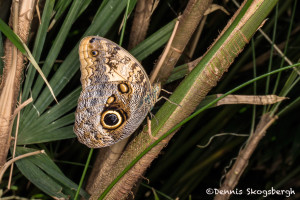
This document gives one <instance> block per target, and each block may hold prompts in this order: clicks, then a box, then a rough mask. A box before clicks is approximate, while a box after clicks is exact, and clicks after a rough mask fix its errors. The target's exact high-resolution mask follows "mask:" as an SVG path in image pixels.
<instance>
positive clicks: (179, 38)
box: [150, 0, 212, 83]
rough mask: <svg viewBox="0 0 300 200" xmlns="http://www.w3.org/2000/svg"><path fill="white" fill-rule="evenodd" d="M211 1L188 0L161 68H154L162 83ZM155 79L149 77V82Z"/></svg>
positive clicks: (157, 78) (156, 78)
mask: <svg viewBox="0 0 300 200" xmlns="http://www.w3.org/2000/svg"><path fill="white" fill-rule="evenodd" d="M211 2H212V0H190V1H189V2H188V4H187V6H186V8H185V10H184V12H183V14H182V16H181V17H180V19H179V26H178V30H177V31H176V35H175V37H174V39H173V42H172V44H171V48H170V51H169V52H168V54H167V56H166V59H165V60H164V63H163V64H162V66H163V68H161V69H159V72H156V71H155V70H154V72H153V73H157V74H158V76H157V77H155V80H156V81H159V82H162V83H164V82H165V81H166V80H167V79H168V77H169V76H170V74H171V72H172V70H173V69H174V67H175V64H176V63H177V61H178V60H179V58H180V56H181V55H182V53H183V50H184V49H185V47H186V45H187V44H188V42H189V40H190V39H191V37H192V35H193V33H194V31H195V30H196V28H197V27H198V24H199V23H200V21H201V19H202V17H203V15H204V13H205V11H206V10H207V9H208V8H209V6H210V5H211ZM152 77H153V76H151V78H152ZM155 80H152V79H150V81H151V82H155Z"/></svg>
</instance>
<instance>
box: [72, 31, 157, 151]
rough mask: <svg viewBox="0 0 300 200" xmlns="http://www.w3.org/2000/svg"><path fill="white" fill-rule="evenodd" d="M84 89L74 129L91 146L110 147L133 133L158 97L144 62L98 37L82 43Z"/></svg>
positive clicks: (81, 67)
mask: <svg viewBox="0 0 300 200" xmlns="http://www.w3.org/2000/svg"><path fill="white" fill-rule="evenodd" d="M79 57H80V63H81V66H80V70H81V83H82V92H81V94H80V97H79V99H78V106H77V110H76V113H75V125H74V132H75V133H76V135H77V136H78V140H79V141H80V142H81V143H83V144H85V145H87V146H88V147H90V148H99V147H105V146H110V145H112V144H114V143H116V142H118V141H120V140H121V139H123V138H125V137H128V136H129V135H130V134H132V133H133V132H134V131H135V130H136V129H137V128H138V127H139V125H140V124H141V123H142V121H143V120H144V118H145V117H146V115H147V113H148V112H149V110H150V109H151V106H152V105H151V103H149V101H147V100H149V98H150V99H152V98H154V97H153V95H151V94H152V87H151V84H150V82H149V79H148V76H147V74H146V72H145V71H144V69H143V68H142V66H141V64H139V62H138V61H137V60H136V59H135V58H134V57H133V56H132V55H131V54H130V53H128V52H127V51H126V50H124V49H123V48H121V47H120V46H118V45H117V44H115V43H113V42H112V41H110V40H107V39H105V38H102V37H98V36H89V37H86V38H84V39H82V41H81V43H80V46H79Z"/></svg>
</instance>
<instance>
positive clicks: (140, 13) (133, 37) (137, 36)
mask: <svg viewBox="0 0 300 200" xmlns="http://www.w3.org/2000/svg"><path fill="white" fill-rule="evenodd" d="M153 3H154V0H139V1H138V2H137V5H136V8H135V12H134V19H133V22H132V26H131V31H130V37H129V44H128V49H129V50H130V49H132V48H133V47H135V46H136V45H137V44H139V43H140V42H141V41H143V40H144V39H145V37H146V34H147V31H148V28H149V24H150V19H151V14H152V10H153V9H154V8H153Z"/></svg>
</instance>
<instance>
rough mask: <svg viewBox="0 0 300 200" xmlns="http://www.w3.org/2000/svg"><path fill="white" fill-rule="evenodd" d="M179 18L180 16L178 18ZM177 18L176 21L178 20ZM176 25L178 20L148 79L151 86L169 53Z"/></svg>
mask: <svg viewBox="0 0 300 200" xmlns="http://www.w3.org/2000/svg"><path fill="white" fill-rule="evenodd" d="M179 17H180V16H179ZM179 17H178V19H179ZM178 25H179V20H177V21H176V24H175V26H174V29H173V32H172V35H171V37H170V39H169V41H168V44H167V46H166V48H165V49H164V52H163V54H162V56H161V58H160V59H159V61H158V63H157V65H156V67H155V69H154V70H153V73H152V74H151V77H150V82H151V84H153V82H154V80H155V79H156V77H157V74H158V72H159V71H160V69H161V67H162V64H163V63H164V61H165V59H166V56H167V54H168V52H169V51H170V48H171V44H172V42H173V39H174V37H175V34H176V31H177V28H178Z"/></svg>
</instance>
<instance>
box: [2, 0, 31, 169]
mask: <svg viewBox="0 0 300 200" xmlns="http://www.w3.org/2000/svg"><path fill="white" fill-rule="evenodd" d="M35 3H36V1H35V0H28V1H27V0H26V1H25V0H24V1H13V4H12V11H13V12H12V14H11V17H10V21H11V23H12V25H13V30H14V32H15V33H16V34H18V35H19V36H20V38H21V39H22V40H23V42H24V43H26V42H27V38H28V34H29V29H30V25H31V21H32V16H33V11H34V9H33V8H34V5H35ZM23 61H24V56H23V55H22V53H21V52H19V51H18V50H17V48H16V47H15V46H14V45H13V44H12V43H11V42H10V41H9V40H6V42H5V58H4V62H5V66H4V70H3V72H4V73H3V78H2V83H1V86H0V88H1V89H0V91H1V94H0V102H1V103H0V165H3V164H4V163H5V161H6V157H7V153H8V150H9V146H10V140H11V138H10V133H11V128H12V123H13V119H12V117H11V116H12V115H13V113H14V110H15V107H16V102H17V97H18V95H19V89H20V81H21V77H22V73H23V68H24V64H23Z"/></svg>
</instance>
